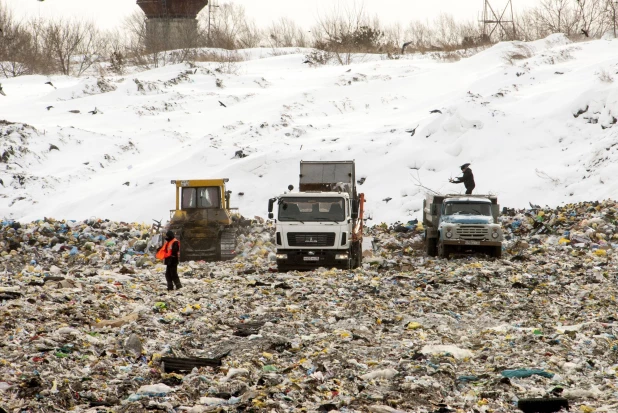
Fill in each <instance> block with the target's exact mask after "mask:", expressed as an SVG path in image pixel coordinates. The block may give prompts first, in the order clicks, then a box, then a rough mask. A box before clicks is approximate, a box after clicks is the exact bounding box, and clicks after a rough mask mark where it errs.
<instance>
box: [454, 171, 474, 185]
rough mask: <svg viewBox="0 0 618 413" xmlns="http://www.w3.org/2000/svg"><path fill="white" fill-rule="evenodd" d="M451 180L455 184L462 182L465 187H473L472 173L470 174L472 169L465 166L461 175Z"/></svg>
mask: <svg viewBox="0 0 618 413" xmlns="http://www.w3.org/2000/svg"><path fill="white" fill-rule="evenodd" d="M453 182H454V183H456V184H460V183H462V182H463V184H464V186H465V187H466V189H474V187H475V184H474V175H472V169H470V168H467V169H466V170H465V171H464V173H463V176H461V177H459V178H455V180H454V181H453Z"/></svg>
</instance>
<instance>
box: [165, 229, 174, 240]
mask: <svg viewBox="0 0 618 413" xmlns="http://www.w3.org/2000/svg"><path fill="white" fill-rule="evenodd" d="M165 236H166V237H167V238H169V239H173V238H174V232H172V231H167V234H165Z"/></svg>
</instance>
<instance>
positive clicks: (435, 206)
mask: <svg viewBox="0 0 618 413" xmlns="http://www.w3.org/2000/svg"><path fill="white" fill-rule="evenodd" d="M429 209H430V210H431V215H438V204H431V205H430V206H429Z"/></svg>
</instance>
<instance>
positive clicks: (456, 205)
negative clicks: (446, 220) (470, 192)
mask: <svg viewBox="0 0 618 413" xmlns="http://www.w3.org/2000/svg"><path fill="white" fill-rule="evenodd" d="M444 215H486V216H491V205H490V204H479V203H476V204H474V203H469V202H449V203H447V204H444Z"/></svg>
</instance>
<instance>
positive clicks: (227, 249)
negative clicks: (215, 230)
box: [221, 228, 236, 261]
mask: <svg viewBox="0 0 618 413" xmlns="http://www.w3.org/2000/svg"><path fill="white" fill-rule="evenodd" d="M234 257H236V230H235V229H230V228H228V229H224V230H223V232H222V233H221V261H227V260H231V259H234Z"/></svg>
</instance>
